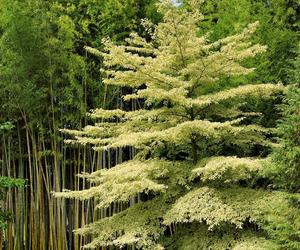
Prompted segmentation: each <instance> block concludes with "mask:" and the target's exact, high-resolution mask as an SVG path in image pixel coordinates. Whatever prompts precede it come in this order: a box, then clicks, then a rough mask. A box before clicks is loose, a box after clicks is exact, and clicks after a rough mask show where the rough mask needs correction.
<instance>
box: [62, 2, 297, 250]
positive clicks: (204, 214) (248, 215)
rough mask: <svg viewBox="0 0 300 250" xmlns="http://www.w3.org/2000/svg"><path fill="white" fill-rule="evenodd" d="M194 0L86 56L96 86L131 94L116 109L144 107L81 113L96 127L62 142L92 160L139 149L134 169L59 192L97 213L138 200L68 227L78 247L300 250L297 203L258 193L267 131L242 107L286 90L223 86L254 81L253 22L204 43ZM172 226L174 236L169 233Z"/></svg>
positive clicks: (109, 172)
mask: <svg viewBox="0 0 300 250" xmlns="http://www.w3.org/2000/svg"><path fill="white" fill-rule="evenodd" d="M198 2H199V1H195V2H194V3H193V5H191V3H190V6H191V8H190V9H185V8H177V7H175V6H174V5H172V4H171V3H170V2H169V1H163V2H162V3H161V4H160V5H159V11H160V12H161V13H162V15H163V21H162V22H160V23H159V24H158V25H157V26H155V25H151V24H150V23H147V27H148V32H149V36H150V37H151V38H152V40H151V41H147V40H146V39H144V38H143V37H141V36H139V35H137V34H136V33H132V34H131V36H130V38H128V39H126V42H127V44H126V45H119V46H118V45H115V44H114V43H112V42H111V41H110V40H105V41H104V43H105V52H104V53H102V52H100V51H97V50H95V49H91V48H88V50H89V52H91V53H94V54H95V55H101V56H102V57H103V58H104V66H105V69H106V70H105V73H106V78H105V79H104V83H105V84H108V85H114V86H119V87H124V86H126V87H128V88H131V89H133V90H132V93H129V94H126V95H124V96H123V99H124V101H132V100H140V101H141V100H143V101H142V105H141V108H140V109H138V110H136V111H129V112H128V111H123V110H120V109H115V110H105V109H95V110H94V111H93V112H92V113H91V114H90V116H91V117H93V118H94V119H96V120H97V121H98V123H96V124H95V125H94V126H87V127H85V128H84V129H83V131H72V130H64V132H67V133H69V134H71V135H74V136H75V140H67V141H66V142H68V143H70V144H73V143H80V144H83V145H86V144H93V145H94V149H95V150H99V151H101V150H111V149H115V150H116V149H120V148H121V149H126V148H127V147H134V148H135V149H136V150H137V154H136V155H135V156H134V158H133V159H132V160H129V161H127V162H125V163H122V164H118V165H116V166H114V167H113V168H110V169H103V170H98V171H95V172H93V173H91V174H87V173H83V174H82V175H80V176H81V177H82V178H84V179H88V180H89V181H90V182H91V183H93V184H94V185H93V186H92V187H91V188H88V189H86V190H83V191H67V192H62V193H56V196H57V197H66V198H76V199H80V200H86V199H91V198H94V202H95V203H96V204H95V206H96V208H97V209H107V208H109V207H110V206H111V204H117V206H123V207H125V208H126V207H128V202H129V200H130V199H132V198H134V197H137V196H139V195H141V196H142V199H141V200H140V202H139V203H138V204H136V205H133V206H130V207H129V208H127V209H126V210H125V211H122V212H120V213H117V214H113V215H112V216H111V217H109V218H104V219H101V220H99V221H96V222H94V223H92V224H90V225H87V226H85V227H83V228H82V229H79V230H77V233H78V234H80V235H84V236H86V235H93V240H92V241H91V243H89V244H87V245H86V247H87V248H95V247H99V246H107V245H114V246H118V247H124V246H129V245H131V244H134V245H136V246H137V247H138V248H142V249H164V248H166V249H168V248H169V249H178V248H179V247H180V249H211V248H212V249H228V248H230V249H257V248H258V249H299V247H300V242H299V241H298V236H297V235H298V233H299V219H300V213H299V210H298V208H297V204H298V203H299V199H300V196H299V195H297V194H288V193H285V192H280V191H274V190H270V189H266V183H267V181H268V180H267V179H266V176H265V173H266V171H267V168H268V164H272V163H270V161H271V159H270V158H266V157H263V155H264V154H265V153H264V152H267V150H265V149H266V148H269V150H270V148H271V145H272V140H270V139H271V138H272V136H273V134H272V130H271V129H270V128H265V127H263V126H261V124H258V123H256V119H251V117H257V116H262V114H260V113H258V112H256V110H255V109H253V110H249V106H250V105H249V101H255V102H257V103H259V102H264V100H266V99H270V98H271V99H272V98H275V96H276V94H278V93H281V92H283V91H284V87H283V86H282V85H275V84H246V85H245V84H242V83H241V82H240V83H239V84H238V82H236V83H235V86H232V84H229V86H226V85H224V84H222V83H223V81H224V79H226V78H235V77H239V76H241V75H249V74H251V73H253V72H254V70H255V69H254V68H248V67H247V66H246V64H244V62H245V60H249V59H251V58H254V57H255V56H256V55H258V54H261V53H264V52H265V51H266V47H265V46H262V45H259V44H254V43H251V42H250V38H251V37H252V35H253V33H255V31H256V30H257V27H258V23H252V24H249V25H247V27H246V28H244V30H243V31H242V32H241V33H238V34H236V35H232V36H227V37H225V38H221V39H216V40H215V41H209V39H208V36H206V35H204V36H198V34H199V32H198V27H199V26H198V24H199V22H201V21H202V20H203V16H202V14H200V13H199V12H198V9H199V8H198V5H197V4H198ZM200 27H201V25H200ZM245 107H247V111H245ZM187 224H192V227H187ZM178 225H179V227H180V230H179V231H178V232H177V230H176V229H175V230H174V229H173V227H175V228H176V227H177V226H178ZM168 227H169V228H170V229H169V233H170V234H171V235H169V236H168V233H167V232H168V229H167V228H168ZM192 229H193V230H192ZM187 230H188V232H189V234H190V235H191V238H190V237H188V235H187ZM173 231H174V232H175V236H174V237H173V236H172V233H173ZM222 232H225V235H223V233H222ZM176 234H179V236H178V237H182V234H183V235H185V237H186V242H185V243H183V242H182V241H184V240H185V239H184V238H182V239H180V240H179V241H176ZM210 235H212V237H213V239H215V240H211V239H210ZM193 237H201V239H199V240H198V241H195V240H194V239H193ZM223 238H224V239H223ZM174 239H175V240H174ZM202 239H203V240H202ZM189 241H193V242H192V243H187V242H189Z"/></svg>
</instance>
